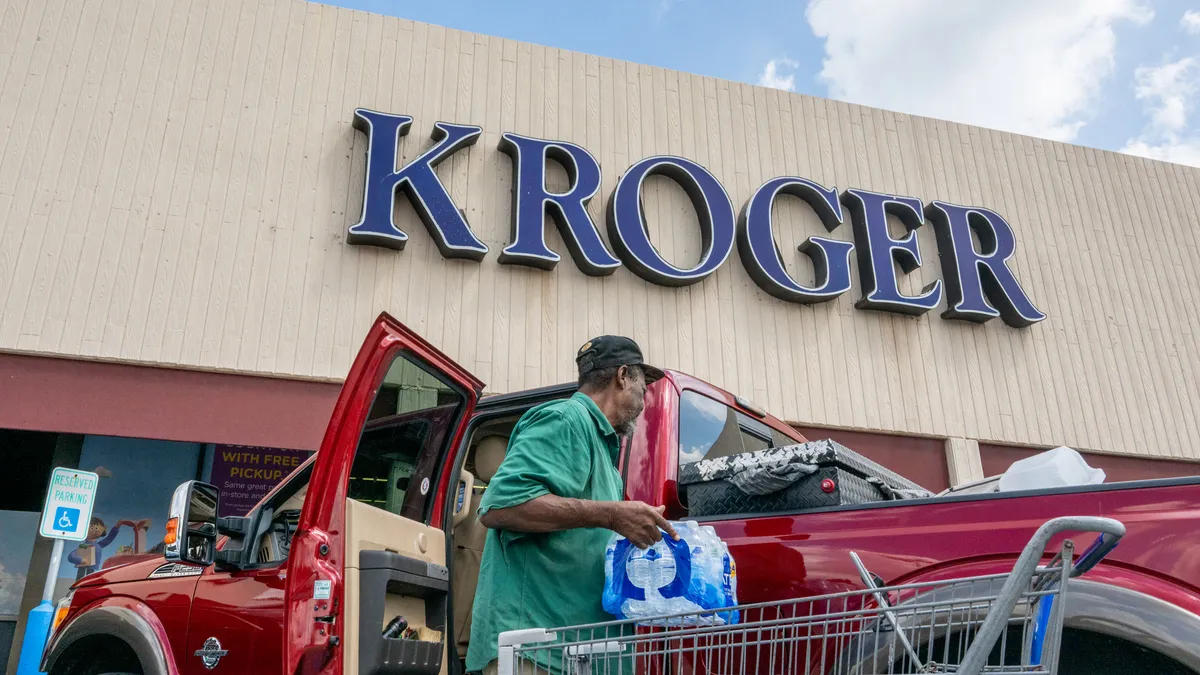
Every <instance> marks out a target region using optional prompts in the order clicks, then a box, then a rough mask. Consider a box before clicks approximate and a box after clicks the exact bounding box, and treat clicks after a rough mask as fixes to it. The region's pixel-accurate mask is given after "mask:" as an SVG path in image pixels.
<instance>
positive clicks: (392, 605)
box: [342, 499, 449, 675]
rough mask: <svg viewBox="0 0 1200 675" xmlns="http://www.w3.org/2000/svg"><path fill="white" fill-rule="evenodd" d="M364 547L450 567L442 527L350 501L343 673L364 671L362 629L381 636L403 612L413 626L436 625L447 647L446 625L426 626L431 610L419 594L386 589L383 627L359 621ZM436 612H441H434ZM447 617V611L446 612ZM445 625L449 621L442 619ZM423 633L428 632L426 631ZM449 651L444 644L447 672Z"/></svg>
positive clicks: (347, 515)
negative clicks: (386, 625) (394, 592)
mask: <svg viewBox="0 0 1200 675" xmlns="http://www.w3.org/2000/svg"><path fill="white" fill-rule="evenodd" d="M363 551H386V552H389V553H395V554H398V555H400V556H403V557H405V558H411V559H414V560H420V561H424V562H426V563H434V564H436V565H440V566H442V567H443V568H444V567H445V565H446V535H445V533H444V532H442V531H441V530H438V529H435V528H432V527H429V526H428V525H424V524H422V523H418V522H416V521H413V520H409V519H407V518H402V517H400V516H398V515H395V514H394V513H391V512H390V511H385V510H383V509H380V508H376V507H374V506H370V505H368V504H364V503H362V502H359V501H357V500H354V499H347V500H346V595H345V597H346V611H345V612H344V613H342V617H343V620H344V621H345V625H344V626H343V635H345V638H346V645H347V649H346V650H345V652H344V672H345V673H346V675H354V674H356V673H358V672H359V649H358V645H359V640H360V637H361V635H363V634H364V633H360V631H370V632H372V633H374V634H376V635H378V634H379V633H380V632H381V631H382V630H383V628H384V624H385V623H386V622H388V621H391V620H392V618H394V617H396V616H403V617H404V618H405V619H406V620H407V621H408V624H409V625H410V626H412V627H414V628H417V629H419V630H420V629H433V630H436V631H438V632H440V633H441V637H440V640H441V641H442V643H443V645H444V644H445V641H446V639H447V635H446V632H447V631H446V626H444V625H442V626H426V625H425V624H426V616H427V615H428V614H429V613H430V612H429V611H428V610H429V609H431V608H427V607H426V606H425V602H426V601H425V600H424V599H422V598H419V597H412V596H407V595H400V594H393V593H387V594H386V597H385V598H384V601H383V618H382V621H381V622H380V623H379V624H378V625H370V626H368V625H362V626H360V625H359V616H360V609H361V608H360V598H361V597H362V596H361V592H362V583H363V581H362V579H363V577H362V574H363V572H362V569H361V564H360V554H361V553H362V552H363ZM434 613H436V612H434ZM443 616H444V615H443ZM443 623H444V621H443ZM421 633H422V637H423V638H427V636H428V633H426V632H425V631H424V630H421ZM448 658H449V654H448V653H447V652H446V650H445V648H444V647H443V653H442V669H441V672H442V673H446V672H447V667H446V664H447V659H448Z"/></svg>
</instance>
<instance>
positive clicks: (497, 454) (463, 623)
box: [451, 435, 508, 658]
mask: <svg viewBox="0 0 1200 675" xmlns="http://www.w3.org/2000/svg"><path fill="white" fill-rule="evenodd" d="M507 449H508V437H506V436H495V435H492V436H485V437H484V438H482V439H481V440H480V441H479V444H478V445H476V446H475V451H474V460H475V461H474V464H475V483H476V485H477V486H478V485H480V484H486V483H487V482H488V481H490V480H491V479H492V476H495V475H496V469H498V468H500V462H502V461H504V454H505V452H506V451H507ZM482 498H483V491H482V490H478V489H476V490H474V491H473V492H472V494H471V506H470V508H471V511H470V513H471V515H470V516H468V517H467V519H466V520H464V521H462V523H460V524H459V525H458V526H457V527H455V528H454V563H453V572H454V578H453V579H452V580H451V589H452V593H453V596H454V597H453V601H454V624H455V626H454V628H455V630H454V635H455V636H456V638H457V640H458V644H457V647H458V656H459V658H466V655H467V643H468V642H469V640H470V638H471V605H472V603H473V602H474V601H475V587H476V586H477V585H478V584H479V564H480V562H481V561H482V560H483V544H484V542H485V541H487V528H486V527H484V526H483V525H481V524H480V523H479V516H477V515H476V511H478V509H479V501H480V500H481V499H482Z"/></svg>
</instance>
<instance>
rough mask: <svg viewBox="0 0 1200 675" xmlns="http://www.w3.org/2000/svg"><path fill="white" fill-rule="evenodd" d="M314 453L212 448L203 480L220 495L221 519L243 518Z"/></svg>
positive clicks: (245, 446) (242, 447)
mask: <svg viewBox="0 0 1200 675" xmlns="http://www.w3.org/2000/svg"><path fill="white" fill-rule="evenodd" d="M312 454H313V453H311V452H308V451H307V450H282V449H279V448H264V447H259V446H247V445H220V444H218V445H214V446H212V447H211V450H210V452H209V454H208V457H207V458H206V460H207V461H206V466H205V471H204V475H203V480H204V482H206V483H211V484H212V485H214V486H216V488H217V490H219V491H220V493H221V505H220V510H219V511H218V512H217V515H219V516H220V517H222V518H225V517H228V516H244V515H246V514H247V513H249V512H250V509H252V508H254V506H255V505H256V504H258V503H259V501H261V500H262V498H263V497H265V496H267V493H269V492H270V491H271V490H274V489H275V486H277V485H279V484H280V483H281V482H283V480H284V479H285V478H287V477H288V476H290V475H291V474H292V473H293V472H294V471H295V470H296V469H298V468H299V467H300V465H301V464H303V463H304V462H305V460H307V459H308V458H309V457H310V456H312Z"/></svg>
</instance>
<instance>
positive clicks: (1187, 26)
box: [1179, 9, 1200, 35]
mask: <svg viewBox="0 0 1200 675" xmlns="http://www.w3.org/2000/svg"><path fill="white" fill-rule="evenodd" d="M1179 25H1180V26H1182V27H1183V29H1184V30H1185V31H1187V32H1188V34H1190V35H1200V12H1198V11H1196V10H1194V9H1189V10H1188V11H1186V12H1184V13H1183V18H1182V19H1180V20H1179Z"/></svg>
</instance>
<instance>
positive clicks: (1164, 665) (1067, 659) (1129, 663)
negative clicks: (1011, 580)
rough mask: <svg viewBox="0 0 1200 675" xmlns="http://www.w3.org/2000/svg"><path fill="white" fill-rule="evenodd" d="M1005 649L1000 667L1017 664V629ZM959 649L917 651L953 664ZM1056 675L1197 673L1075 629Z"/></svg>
mask: <svg viewBox="0 0 1200 675" xmlns="http://www.w3.org/2000/svg"><path fill="white" fill-rule="evenodd" d="M1004 646H1005V650H1004V651H1005V654H1004V659H1003V663H1005V664H1015V663H1020V662H1021V630H1020V628H1019V627H1013V628H1010V629H1009V633H1008V638H1007V640H1006V641H1005V642H1004ZM960 647H961V643H960V641H958V640H954V639H951V640H950V642H949V644H948V645H947V644H946V641H945V639H944V638H940V639H938V640H935V641H934V643H933V645H932V650H930V649H929V647H921V648H919V649H918V650H917V651H918V654H919V655H920V657H921V659H922V660H923V661H929V660H935V661H939V662H942V661H944V662H946V663H950V664H956V663H958V662H959V659H961V658H962V653H961V651H962V650H961V649H960ZM1000 647H1001V642H1000V641H997V642H996V646H995V647H993V648H992V653H991V654H990V655H989V657H988V663H989V664H992V665H997V664H1000V663H1001V658H1000V651H1001V650H1000ZM893 665H894V669H895V671H896V672H910V669H909V668H910V664H908V663H907V661H905V660H901V661H897V662H896V663H895V664H893ZM1058 673H1059V675H1200V673H1196V671H1193V670H1191V669H1189V668H1187V667H1185V666H1183V665H1182V664H1180V663H1178V662H1177V661H1175V660H1173V659H1171V658H1169V657H1167V656H1164V655H1162V654H1160V653H1158V652H1156V651H1154V650H1152V649H1147V648H1145V647H1143V646H1141V645H1138V644H1135V643H1133V642H1129V641H1128V640H1122V639H1121V638H1116V637H1112V636H1109V635H1103V634H1100V633H1093V632H1090V631H1085V630H1079V629H1077V628H1064V629H1063V637H1062V647H1061V649H1060V651H1059V660H1058Z"/></svg>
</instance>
